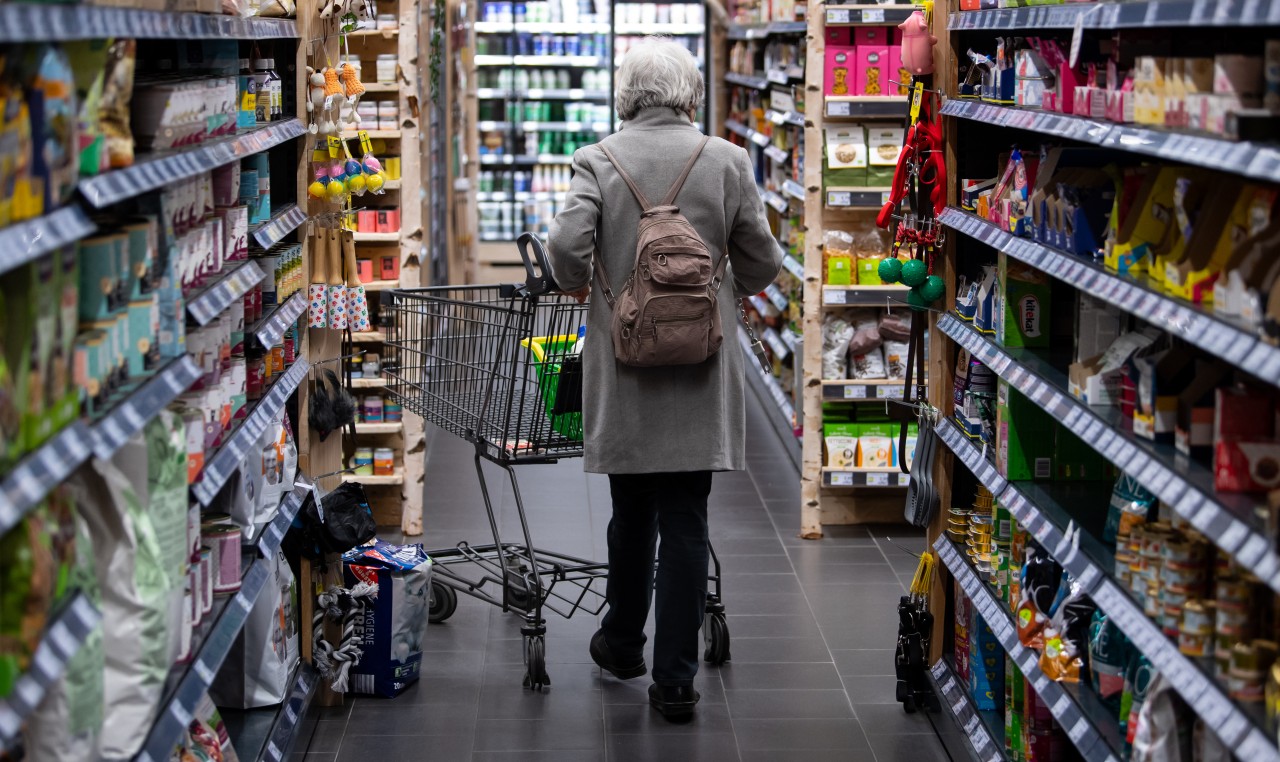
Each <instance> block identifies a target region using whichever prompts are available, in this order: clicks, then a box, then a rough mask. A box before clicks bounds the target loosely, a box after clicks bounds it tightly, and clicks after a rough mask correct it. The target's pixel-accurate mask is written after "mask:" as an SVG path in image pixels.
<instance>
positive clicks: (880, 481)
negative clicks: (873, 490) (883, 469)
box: [867, 473, 889, 487]
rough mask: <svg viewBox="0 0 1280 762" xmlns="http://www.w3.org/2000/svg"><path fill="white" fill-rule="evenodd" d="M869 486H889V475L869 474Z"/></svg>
mask: <svg viewBox="0 0 1280 762" xmlns="http://www.w3.org/2000/svg"><path fill="white" fill-rule="evenodd" d="M867 486H868V487H888V486H889V475H888V474H886V473H878V474H867Z"/></svg>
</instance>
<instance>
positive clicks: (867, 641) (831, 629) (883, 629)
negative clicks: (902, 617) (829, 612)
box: [818, 614, 898, 648]
mask: <svg viewBox="0 0 1280 762" xmlns="http://www.w3.org/2000/svg"><path fill="white" fill-rule="evenodd" d="M818 623H819V626H821V627H822V637H823V638H825V639H826V641H827V646H829V647H830V648H884V647H887V646H893V645H895V644H896V643H897V642H898V623H897V622H896V621H894V620H892V619H889V618H888V617H886V616H884V615H880V614H869V615H867V616H865V617H864V618H850V619H846V620H840V621H838V622H835V623H833V622H831V621H829V620H823V619H819V620H818Z"/></svg>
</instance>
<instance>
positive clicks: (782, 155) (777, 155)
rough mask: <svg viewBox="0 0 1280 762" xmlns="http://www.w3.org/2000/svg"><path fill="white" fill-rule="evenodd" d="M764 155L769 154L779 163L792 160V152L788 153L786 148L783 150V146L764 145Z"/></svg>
mask: <svg viewBox="0 0 1280 762" xmlns="http://www.w3.org/2000/svg"><path fill="white" fill-rule="evenodd" d="M764 155H765V156H768V157H769V158H770V159H773V160H774V161H775V162H777V163H779V164H785V163H786V162H788V161H790V160H791V154H790V153H787V151H785V150H783V149H781V148H779V147H777V146H775V145H768V146H765V147H764Z"/></svg>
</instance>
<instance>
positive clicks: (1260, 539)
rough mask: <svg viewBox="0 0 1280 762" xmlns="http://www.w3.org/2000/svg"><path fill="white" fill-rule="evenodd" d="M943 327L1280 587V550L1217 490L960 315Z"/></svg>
mask: <svg viewBox="0 0 1280 762" xmlns="http://www.w3.org/2000/svg"><path fill="white" fill-rule="evenodd" d="M938 330H940V331H942V333H944V334H946V335H947V336H949V337H951V338H952V339H953V340H955V341H956V342H957V343H958V344H960V345H961V346H963V347H965V348H966V349H968V350H969V351H970V352H971V353H972V354H973V356H974V357H976V358H977V359H979V360H981V361H982V362H983V364H985V365H987V366H988V367H989V368H991V369H992V370H993V371H995V372H996V374H997V375H999V376H1000V377H1001V378H1003V379H1005V380H1006V381H1008V382H1009V384H1010V385H1011V386H1013V387H1014V388H1016V389H1017V390H1018V391H1020V392H1022V393H1023V394H1024V395H1026V397H1027V398H1028V399H1030V400H1031V401H1032V402H1034V403H1036V404H1037V405H1039V406H1040V407H1041V408H1043V409H1045V410H1046V411H1048V412H1049V413H1050V414H1051V415H1052V416H1054V417H1055V418H1057V419H1058V420H1059V421H1061V422H1062V423H1063V425H1065V426H1066V427H1067V429H1068V430H1070V431H1071V432H1072V433H1073V434H1075V435H1076V436H1078V437H1080V438H1081V439H1082V440H1084V442H1085V443H1087V444H1089V445H1090V446H1091V447H1093V448H1094V449H1095V450H1096V451H1097V452H1099V453H1100V454H1101V455H1103V457H1105V458H1106V459H1107V460H1109V461H1111V462H1112V463H1114V464H1115V465H1116V467H1117V468H1119V469H1121V470H1123V471H1125V472H1126V473H1128V474H1130V475H1131V476H1133V477H1134V478H1135V479H1137V480H1138V482H1139V483H1140V484H1142V486H1144V487H1146V488H1147V489H1149V490H1151V492H1152V493H1154V494H1155V495H1156V497H1158V498H1160V499H1161V500H1163V501H1164V502H1166V503H1168V504H1169V505H1171V506H1173V508H1174V510H1175V511H1176V512H1177V513H1178V514H1179V515H1181V516H1183V517H1184V518H1186V519H1187V520H1188V521H1190V522H1191V524H1192V525H1194V526H1195V527H1196V528H1197V529H1198V530H1200V531H1201V532H1202V533H1204V534H1205V535H1206V536H1208V537H1209V539H1211V540H1212V541H1213V542H1214V543H1215V544H1217V545H1218V547H1220V548H1222V549H1223V550H1225V551H1226V552H1228V553H1230V554H1232V555H1233V556H1235V557H1236V560H1237V561H1239V562H1240V563H1241V564H1242V565H1243V566H1245V568H1247V569H1249V570H1250V571H1251V572H1253V573H1254V574H1256V575H1257V576H1258V577H1259V578H1261V579H1262V580H1263V581H1265V582H1266V583H1267V584H1268V585H1269V586H1270V587H1271V589H1273V590H1276V591H1277V592H1280V556H1277V554H1276V552H1275V549H1274V546H1273V544H1272V543H1271V541H1270V540H1268V539H1267V538H1266V536H1264V535H1261V534H1259V533H1258V532H1257V531H1256V530H1254V529H1253V528H1251V527H1250V526H1248V525H1246V524H1245V523H1244V522H1242V521H1241V520H1240V519H1239V518H1236V516H1234V515H1233V514H1232V512H1231V511H1230V510H1229V509H1228V508H1227V507H1226V506H1224V505H1223V504H1221V503H1220V502H1218V500H1217V497H1216V495H1214V494H1213V493H1212V492H1205V491H1203V490H1202V489H1201V488H1200V487H1199V486H1197V485H1195V484H1193V483H1191V482H1189V481H1188V480H1187V479H1186V478H1185V477H1183V476H1182V475H1181V474H1180V473H1179V469H1177V468H1176V467H1175V466H1173V465H1172V464H1169V463H1164V462H1162V461H1161V459H1160V458H1159V456H1154V457H1153V454H1150V453H1148V452H1147V451H1145V449H1144V448H1143V447H1142V446H1140V445H1139V444H1138V443H1137V442H1135V441H1133V440H1131V439H1128V438H1125V437H1122V436H1120V435H1117V434H1116V433H1115V432H1114V431H1112V429H1111V426H1110V424H1109V423H1108V422H1107V421H1105V420H1103V419H1101V418H1099V417H1098V416H1097V414H1096V413H1094V412H1093V411H1092V410H1090V409H1089V408H1088V407H1087V406H1086V405H1084V404H1082V403H1081V402H1079V401H1078V400H1076V399H1074V398H1072V397H1070V396H1069V395H1067V394H1066V393H1065V392H1062V391H1059V390H1058V389H1056V388H1054V386H1053V385H1051V384H1049V383H1048V382H1046V381H1045V380H1044V379H1042V378H1040V377H1039V376H1037V375H1036V374H1034V373H1032V372H1031V371H1030V370H1028V369H1027V368H1025V367H1023V366H1021V365H1019V364H1018V363H1016V362H1015V361H1014V360H1013V358H1012V357H1010V356H1009V355H1007V354H1005V353H1004V352H1003V351H1002V350H1001V349H1000V348H998V347H997V346H996V345H995V344H993V343H992V342H990V341H988V340H987V339H986V338H984V337H983V336H981V335H980V334H979V333H978V332H977V331H975V330H974V329H972V328H970V327H969V326H967V325H965V324H964V323H962V322H961V321H960V320H959V319H957V318H956V317H955V316H954V315H944V316H943V317H942V318H941V319H940V320H939V321H938Z"/></svg>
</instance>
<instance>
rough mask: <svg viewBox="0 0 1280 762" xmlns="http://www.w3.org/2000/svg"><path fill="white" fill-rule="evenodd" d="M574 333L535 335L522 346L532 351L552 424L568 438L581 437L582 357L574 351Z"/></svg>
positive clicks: (578, 438)
mask: <svg viewBox="0 0 1280 762" xmlns="http://www.w3.org/2000/svg"><path fill="white" fill-rule="evenodd" d="M577 340H578V336H577V335H575V334H564V335H560V336H534V337H532V338H528V339H523V340H521V342H520V346H522V347H525V348H527V349H528V350H529V351H530V352H532V353H533V357H534V362H533V363H532V365H533V368H534V372H535V373H536V374H537V376H538V391H539V392H541V394H542V400H543V402H544V404H545V405H546V408H547V417H548V418H550V419H551V428H552V430H554V431H556V432H557V433H559V434H560V435H562V436H564V437H567V438H568V439H572V440H576V441H581V440H582V358H581V357H579V356H578V355H575V354H571V352H570V350H572V349H573V345H574V344H575V343H576V342H577Z"/></svg>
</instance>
